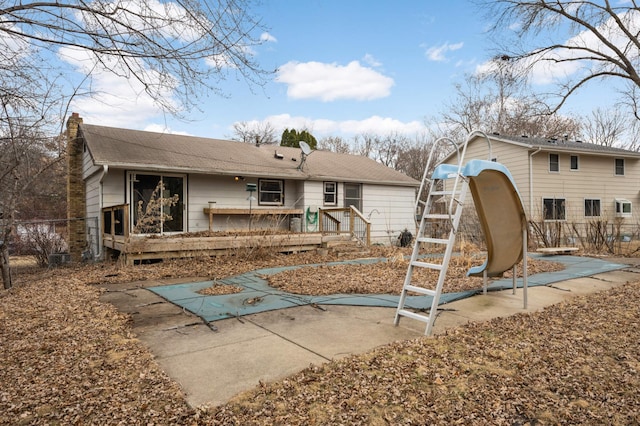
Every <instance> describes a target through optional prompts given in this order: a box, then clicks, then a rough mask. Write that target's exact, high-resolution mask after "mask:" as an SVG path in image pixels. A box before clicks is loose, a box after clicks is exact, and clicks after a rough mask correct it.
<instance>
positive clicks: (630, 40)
mask: <svg viewBox="0 0 640 426" xmlns="http://www.w3.org/2000/svg"><path fill="white" fill-rule="evenodd" d="M479 3H480V4H481V5H482V7H483V8H484V10H485V11H487V12H488V16H489V17H490V19H491V20H493V21H494V22H495V24H494V25H493V32H494V34H496V35H497V36H498V37H499V38H500V40H501V41H502V42H501V43H500V44H501V45H502V47H501V48H500V49H501V51H500V53H499V54H498V56H499V57H501V58H505V59H507V60H509V61H510V62H512V63H513V64H517V65H518V66H519V67H521V69H522V70H525V71H527V72H528V74H529V75H532V73H534V72H541V71H547V72H549V71H551V72H553V71H564V72H563V73H562V74H563V75H564V76H566V77H564V78H562V79H561V80H557V85H556V88H557V90H556V91H555V92H554V93H552V94H550V95H552V96H553V98H554V99H555V100H554V102H553V105H554V106H553V108H552V111H558V110H559V109H560V108H561V107H562V105H563V104H564V103H565V102H566V100H567V99H568V98H569V97H570V96H572V95H573V94H574V93H575V92H576V91H578V90H579V89H581V88H583V87H584V86H586V85H587V84H588V83H590V82H594V81H602V80H606V79H613V80H618V81H623V82H626V83H627V88H626V90H624V91H623V92H622V93H621V94H622V99H623V100H624V101H625V102H626V103H627V104H628V105H630V106H631V108H632V109H633V112H634V114H635V115H636V117H639V112H638V108H637V107H638V99H639V98H638V88H640V75H639V74H638V65H639V61H640V41H639V40H638V31H639V29H640V9H639V8H638V7H637V6H636V2H635V1H632V2H616V3H617V4H616V5H612V2H610V1H608V0H606V1H602V2H593V1H571V2H566V1H558V0H556V1H547V0H496V1H484V0H483V1H480V2H479ZM507 29H508V30H507ZM507 31H510V34H511V35H512V37H506V35H507V34H509V33H507V34H505V33H506V32H507ZM541 34H545V35H546V37H540V35H541Z"/></svg>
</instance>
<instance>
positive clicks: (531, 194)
mask: <svg viewBox="0 0 640 426" xmlns="http://www.w3.org/2000/svg"><path fill="white" fill-rule="evenodd" d="M540 151H542V147H541V146H540V147H538V149H537V150H535V151H533V152H532V153H531V154H529V219H530V220H532V219H533V156H534V155H536V154H537V153H539V152H540Z"/></svg>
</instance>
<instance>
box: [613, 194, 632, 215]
mask: <svg viewBox="0 0 640 426" xmlns="http://www.w3.org/2000/svg"><path fill="white" fill-rule="evenodd" d="M616 217H631V201H629V200H624V199H620V198H619V199H616Z"/></svg>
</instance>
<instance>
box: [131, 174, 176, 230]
mask: <svg viewBox="0 0 640 426" xmlns="http://www.w3.org/2000/svg"><path fill="white" fill-rule="evenodd" d="M185 181H186V178H185V176H171V175H146V174H138V173H129V185H130V186H129V199H130V200H131V206H130V209H131V210H130V215H131V216H130V217H133V222H132V223H131V229H132V231H133V232H134V233H138V234H166V233H172V232H174V233H175V232H183V231H184V229H185V219H186V218H185V216H184V206H185V194H186V191H185Z"/></svg>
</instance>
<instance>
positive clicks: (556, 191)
mask: <svg viewBox="0 0 640 426" xmlns="http://www.w3.org/2000/svg"><path fill="white" fill-rule="evenodd" d="M488 137H489V139H490V141H491V154H489V144H488V143H487V139H486V137H485V136H484V135H482V134H476V135H475V136H474V137H472V138H471V140H470V141H469V143H468V145H467V151H466V155H465V160H464V162H466V161H468V160H470V159H472V158H478V159H484V160H493V161H498V162H500V163H502V164H504V165H505V166H506V167H507V168H508V169H509V171H510V172H511V174H512V175H513V178H514V180H515V183H516V186H517V188H518V191H519V192H520V196H521V198H522V202H523V204H524V206H525V209H526V211H527V216H528V218H529V220H533V221H566V222H575V223H585V222H588V221H590V220H593V219H598V220H603V221H609V222H612V220H613V219H614V218H622V220H623V221H624V222H629V223H635V222H636V221H637V220H636V219H637V217H638V214H637V209H639V208H640V193H639V192H638V190H639V189H640V188H639V184H640V153H638V152H633V151H628V150H624V149H619V148H611V147H605V146H602V145H595V144H589V143H583V142H580V141H569V140H565V139H545V138H528V137H525V136H520V137H512V136H503V135H496V134H491V135H488ZM456 158H457V157H456V154H455V152H453V153H450V154H449V155H448V156H447V157H446V158H445V159H444V160H443V161H442V162H444V163H450V164H455V163H456V161H457V160H456Z"/></svg>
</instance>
